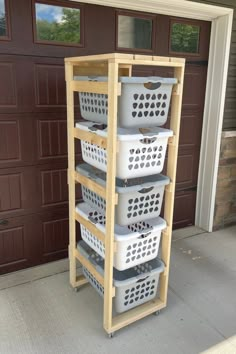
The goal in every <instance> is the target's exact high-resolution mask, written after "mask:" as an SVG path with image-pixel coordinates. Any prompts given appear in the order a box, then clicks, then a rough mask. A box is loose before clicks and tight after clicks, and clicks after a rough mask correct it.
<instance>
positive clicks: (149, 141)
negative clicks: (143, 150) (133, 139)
mask: <svg viewBox="0 0 236 354" xmlns="http://www.w3.org/2000/svg"><path fill="white" fill-rule="evenodd" d="M156 140H157V138H144V139H140V140H139V141H140V143H141V144H145V145H149V144H152V143H154V142H155V141H156Z"/></svg>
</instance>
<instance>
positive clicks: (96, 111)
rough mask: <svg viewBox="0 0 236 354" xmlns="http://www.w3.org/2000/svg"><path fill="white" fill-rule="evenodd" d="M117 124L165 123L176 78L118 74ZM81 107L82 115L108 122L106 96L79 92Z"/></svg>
mask: <svg viewBox="0 0 236 354" xmlns="http://www.w3.org/2000/svg"><path fill="white" fill-rule="evenodd" d="M74 79H75V80H80V81H81V80H82V81H100V82H104V81H107V77H88V76H75V77H74ZM119 81H120V82H121V96H119V98H118V126H119V127H122V128H131V127H132V128H134V127H138V128H140V127H153V126H161V125H164V124H165V123H166V120H167V116H168V111H169V105H170V98H171V92H172V86H173V85H174V84H176V83H177V79H175V78H161V77H120V78H119ZM79 101H80V110H81V115H82V117H83V118H84V119H87V120H91V121H94V122H99V123H107V115H108V98H107V95H105V94H97V93H89V92H80V93H79Z"/></svg>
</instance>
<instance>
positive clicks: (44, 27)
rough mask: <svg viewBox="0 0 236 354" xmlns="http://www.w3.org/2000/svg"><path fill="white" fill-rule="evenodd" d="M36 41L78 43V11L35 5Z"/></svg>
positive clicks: (75, 9)
mask: <svg viewBox="0 0 236 354" xmlns="http://www.w3.org/2000/svg"><path fill="white" fill-rule="evenodd" d="M35 5H36V8H35V10H36V29H37V39H38V40H41V41H50V42H51V41H53V42H54V41H55V42H66V43H74V44H79V43H80V9H77V8H69V7H61V6H54V5H47V4H40V3H36V4H35Z"/></svg>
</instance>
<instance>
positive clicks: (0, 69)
mask: <svg viewBox="0 0 236 354" xmlns="http://www.w3.org/2000/svg"><path fill="white" fill-rule="evenodd" d="M0 78H1V80H0V109H4V108H5V109H9V108H16V107H17V90H16V70H15V64H14V63H13V62H7V61H6V62H4V61H3V62H0Z"/></svg>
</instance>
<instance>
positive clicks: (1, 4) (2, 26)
mask: <svg viewBox="0 0 236 354" xmlns="http://www.w3.org/2000/svg"><path fill="white" fill-rule="evenodd" d="M6 36H7V21H6V8H5V0H0V37H6Z"/></svg>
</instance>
